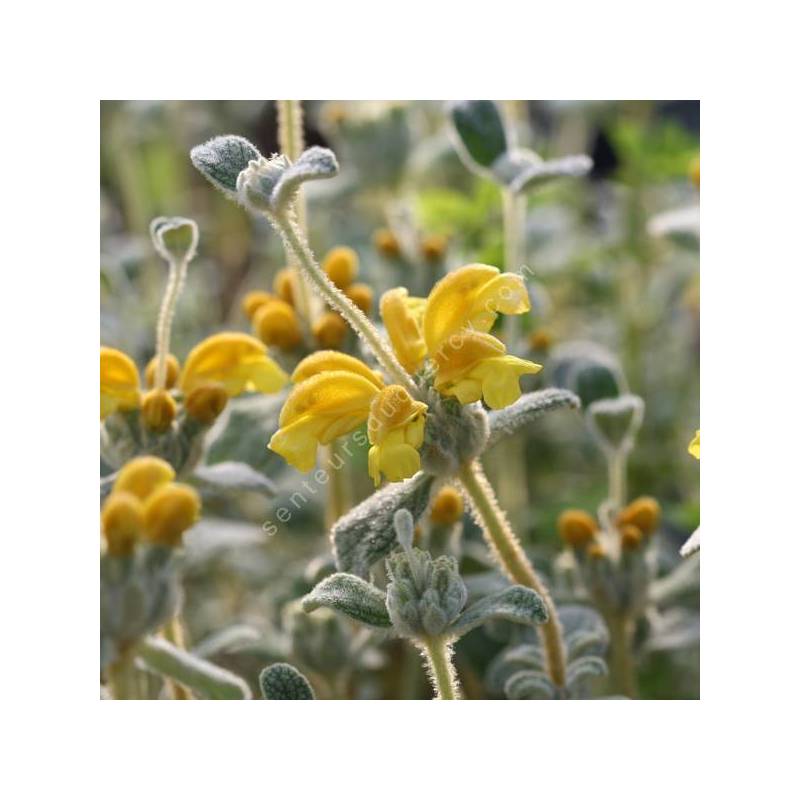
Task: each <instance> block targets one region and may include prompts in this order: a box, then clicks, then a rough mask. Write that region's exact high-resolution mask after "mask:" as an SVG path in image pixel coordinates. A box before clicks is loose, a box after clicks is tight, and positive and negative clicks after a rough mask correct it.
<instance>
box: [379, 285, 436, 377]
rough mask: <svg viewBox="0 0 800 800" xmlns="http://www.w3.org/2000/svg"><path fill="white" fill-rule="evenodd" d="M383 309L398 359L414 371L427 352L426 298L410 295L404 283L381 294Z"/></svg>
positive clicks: (384, 322)
mask: <svg viewBox="0 0 800 800" xmlns="http://www.w3.org/2000/svg"><path fill="white" fill-rule="evenodd" d="M380 311H381V319H383V324H384V325H385V326H386V332H387V333H388V334H389V340H390V341H391V343H392V348H393V349H394V352H395V354H396V355H397V358H398V360H399V361H400V363H401V364H402V365H403V368H404V369H406V370H407V371H408V372H410V373H411V374H412V375H413V374H414V373H415V372H416V371H417V370H418V369H419V368H420V366H421V364H422V361H423V359H424V358H425V354H426V352H427V349H426V347H425V340H424V339H423V338H422V319H423V316H424V314H425V300H424V299H422V298H421V297H409V296H408V291H407V290H406V289H404V288H402V287H400V288H397V289H390V290H389V291H388V292H384V294H383V296H382V297H381V305H380Z"/></svg>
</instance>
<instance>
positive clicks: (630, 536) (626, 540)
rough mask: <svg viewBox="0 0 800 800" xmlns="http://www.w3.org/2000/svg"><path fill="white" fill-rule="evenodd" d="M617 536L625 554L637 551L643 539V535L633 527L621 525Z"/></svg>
mask: <svg viewBox="0 0 800 800" xmlns="http://www.w3.org/2000/svg"><path fill="white" fill-rule="evenodd" d="M619 535H620V543H621V544H622V549H623V550H625V551H626V552H630V551H632V550H637V549H638V548H639V545H641V543H642V540H643V539H644V534H643V533H642V532H641V530H639V528H637V527H636V526H635V525H621V526H620V529H619Z"/></svg>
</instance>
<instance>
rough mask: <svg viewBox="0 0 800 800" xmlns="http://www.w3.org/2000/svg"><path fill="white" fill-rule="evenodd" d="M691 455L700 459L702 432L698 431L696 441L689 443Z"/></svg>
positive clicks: (695, 436)
mask: <svg viewBox="0 0 800 800" xmlns="http://www.w3.org/2000/svg"><path fill="white" fill-rule="evenodd" d="M689 453H690V454H691V455H693V456H694V457H695V458H697V459H699V458H700V431H697V432H696V433H695V435H694V439H692V441H691V442H689Z"/></svg>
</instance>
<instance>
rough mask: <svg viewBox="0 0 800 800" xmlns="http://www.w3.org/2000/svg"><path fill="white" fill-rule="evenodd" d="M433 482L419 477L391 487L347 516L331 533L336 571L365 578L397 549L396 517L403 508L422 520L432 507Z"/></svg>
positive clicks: (428, 478) (384, 489) (419, 475)
mask: <svg viewBox="0 0 800 800" xmlns="http://www.w3.org/2000/svg"><path fill="white" fill-rule="evenodd" d="M432 483H433V478H432V477H431V476H430V475H426V474H425V473H418V474H417V475H415V476H414V477H413V478H409V479H408V480H407V481H403V482H402V483H390V484H388V485H387V486H385V487H384V488H383V489H381V490H380V491H378V492H375V494H373V495H370V496H369V497H368V498H367V499H366V500H364V501H363V502H362V503H359V505H357V506H356V507H355V508H353V509H351V510H350V511H349V512H348V513H347V514H345V515H344V516H343V517H341V519H339V521H338V522H336V524H335V525H334V526H333V528H332V529H331V538H332V540H333V550H334V555H335V556H336V567H337V569H339V570H341V571H342V572H351V573H353V574H354V575H360V576H362V577H364V576H365V575H367V574H368V573H369V568H370V567H371V566H372V564H374V563H375V562H376V561H380V559H382V558H384V557H385V556H387V555H388V554H389V553H390V552H391V550H392V549H393V548H394V547H395V545H396V543H397V539H396V537H395V531H394V524H393V521H394V515H395V513H396V512H397V511H398V510H399V509H401V508H407V509H408V510H409V511H410V512H411V516H412V517H413V518H414V521H415V522H416V520H418V519H419V518H420V517H421V516H422V514H423V512H424V511H425V508H426V507H427V505H428V498H429V496H430V492H431V485H432Z"/></svg>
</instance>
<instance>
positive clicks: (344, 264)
mask: <svg viewBox="0 0 800 800" xmlns="http://www.w3.org/2000/svg"><path fill="white" fill-rule="evenodd" d="M322 269H324V270H325V272H326V274H327V275H328V277H329V278H330V279H331V280H332V281H333V282H334V283H335V284H336V285H337V286H338V287H339V288H340V289H346V288H347V287H348V286H349V285H350V284H351V283H352V282H353V281H354V280H355V277H356V275H357V274H358V254H357V253H356V251H355V250H353V249H352V248H350V247H334V248H333V250H330V251H329V252H328V254H327V255H326V256H325V259H324V260H323V262H322Z"/></svg>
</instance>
